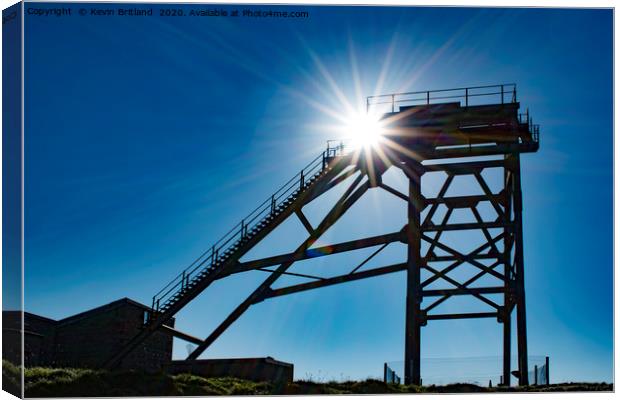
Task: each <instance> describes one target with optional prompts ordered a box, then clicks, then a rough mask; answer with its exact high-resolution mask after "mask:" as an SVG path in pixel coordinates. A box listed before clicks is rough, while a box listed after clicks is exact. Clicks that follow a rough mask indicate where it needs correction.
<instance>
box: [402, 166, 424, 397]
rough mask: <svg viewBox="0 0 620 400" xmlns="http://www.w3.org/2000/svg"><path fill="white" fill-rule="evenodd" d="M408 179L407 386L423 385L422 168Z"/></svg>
mask: <svg viewBox="0 0 620 400" xmlns="http://www.w3.org/2000/svg"><path fill="white" fill-rule="evenodd" d="M410 167H411V168H410V170H411V171H413V172H412V175H411V176H409V202H408V211H407V213H408V224H407V242H408V251H407V304H406V316H405V384H406V385H409V384H414V385H420V384H421V379H420V333H421V332H420V326H421V322H422V320H421V318H420V304H421V302H422V288H421V286H420V266H421V264H422V260H421V254H420V253H421V249H420V247H421V232H420V211H421V210H422V193H421V178H422V173H421V172H420V171H422V168H420V167H418V166H416V165H412V166H410Z"/></svg>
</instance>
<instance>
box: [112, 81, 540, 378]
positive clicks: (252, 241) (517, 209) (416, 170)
mask: <svg viewBox="0 0 620 400" xmlns="http://www.w3.org/2000/svg"><path fill="white" fill-rule="evenodd" d="M515 90H516V89H515ZM515 94H516V93H515ZM502 98H503V90H502ZM511 106H514V107H513V108H514V112H515V113H516V110H517V108H518V104H517V105H515V104H512V105H511ZM498 107H500V106H498ZM501 107H502V108H501V109H502V110H503V107H504V104H503V103H502V105H501ZM515 115H516V114H515ZM515 118H516V117H515ZM518 124H519V125H518V127H519V129H521V128H523V127H524V126H525V129H526V131H527V130H528V129H529V130H531V128H532V127H533V125H532V124H531V120H530V119H529V116H528V122H526V123H525V124H523V123H521V121H520V120H519V122H518ZM528 124H529V125H528ZM476 127H478V125H476V126H475V128H476ZM486 128H489V127H486ZM492 128H493V129H495V127H492ZM476 129H478V128H476ZM498 129H499V128H498ZM502 129H504V128H503V127H502ZM514 129H517V128H516V127H515V128H514ZM502 132H504V131H502ZM528 132H529V131H528ZM535 133H536V142H535V146H534V147H532V145H531V143H530V144H528V143H526V142H523V141H522V139H514V140H513V141H507V142H497V143H495V144H494V145H493V146H483V147H472V146H471V143H470V145H469V147H458V148H452V147H451V148H444V149H440V148H439V147H437V148H435V149H433V150H432V151H431V152H430V153H427V154H425V155H419V154H418V155H416V154H415V153H414V152H412V151H411V150H410V149H407V148H403V146H397V147H398V149H396V150H394V149H391V150H390V149H387V148H383V149H376V150H375V151H370V152H366V154H364V152H362V153H361V154H360V153H359V152H358V153H349V154H346V153H344V152H342V151H341V150H342V148H341V147H340V148H330V147H328V149H327V150H326V151H325V152H324V153H323V154H322V158H321V156H320V157H319V158H318V159H317V160H318V164H317V165H318V166H316V165H315V166H313V167H311V168H310V169H308V171H312V174H311V175H312V176H311V177H310V176H309V175H306V174H305V172H304V171H306V170H302V172H301V174H300V177H299V180H298V181H295V180H291V181H290V182H292V185H293V186H291V187H296V188H297V189H296V190H295V191H294V192H292V193H291V194H290V195H288V194H287V196H288V197H286V198H285V199H284V200H281V202H280V203H277V201H276V198H275V197H273V196H272V200H271V205H270V208H269V205H268V207H267V209H266V210H267V211H266V214H261V216H262V219H261V220H260V222H255V225H253V226H250V227H248V225H247V224H246V222H245V221H246V220H244V221H242V222H241V224H240V225H238V227H240V229H239V231H231V232H233V233H232V234H233V237H235V241H233V242H231V243H232V244H227V246H228V247H227V248H226V251H225V252H224V251H223V254H221V253H219V250H218V249H217V248H216V247H215V246H214V247H213V248H212V249H211V252H210V253H209V257H210V258H209V257H206V258H203V259H199V260H197V262H199V264H197V266H196V267H194V266H193V265H194V264H192V265H191V266H190V267H192V268H193V269H191V271H189V272H187V274H189V275H187V276H186V271H188V270H189V269H188V270H186V271H183V273H182V275H180V276H179V277H177V279H176V281H173V282H171V283H173V284H174V285H173V286H172V289H168V291H167V292H165V293H164V294H163V295H161V296H160V297H157V298H156V297H154V299H153V310H152V312H151V316H150V318H149V319H148V321H147V323H146V324H145V326H144V329H143V330H142V331H141V332H140V333H139V334H138V335H136V337H134V338H133V339H132V340H130V341H129V342H128V343H127V344H126V345H125V346H124V347H123V348H122V349H121V350H120V351H119V352H118V353H116V354H114V355H112V356H111V357H110V359H108V360H107V362H106V363H105V364H104V365H103V367H104V368H112V367H115V366H117V365H119V364H120V363H121V362H122V360H123V359H124V358H125V357H126V356H127V355H128V354H129V353H130V352H131V351H132V350H133V349H135V348H136V347H137V346H139V345H140V344H141V343H143V342H144V340H146V339H147V338H148V337H149V336H150V335H152V334H153V333H154V332H156V331H164V332H167V333H168V334H171V335H173V336H175V337H178V338H180V339H183V340H186V341H189V342H191V343H194V344H195V345H196V346H197V347H196V348H195V350H194V351H193V352H192V353H191V354H190V355H189V356H188V357H187V359H188V360H195V359H197V358H198V357H199V356H200V355H201V354H202V353H203V352H204V351H205V350H206V349H207V348H208V347H209V346H210V345H211V344H212V343H213V342H214V341H215V340H217V338H218V337H219V336H220V335H221V334H222V333H224V332H225V331H226V329H228V327H230V326H231V325H232V324H233V323H234V322H235V321H236V320H237V319H238V318H239V317H240V316H241V315H243V313H244V312H246V311H247V310H248V309H249V308H250V307H251V306H252V305H253V304H256V303H259V302H262V301H265V300H267V299H270V298H275V297H281V296H285V295H288V294H293V293H299V292H302V291H306V290H312V289H318V288H322V287H326V286H331V285H337V284H341V283H346V282H352V281H356V280H360V279H366V278H371V277H375V276H381V275H385V274H391V273H394V272H400V271H405V272H406V281H407V292H406V312H405V319H406V323H405V376H404V380H405V383H406V384H420V383H421V374H420V360H421V348H420V342H421V328H422V327H423V326H425V325H427V323H428V321H432V320H450V319H465V318H495V319H497V321H498V322H499V323H502V325H503V367H502V375H503V382H504V384H508V385H509V383H510V376H511V370H510V369H511V368H510V367H511V366H510V359H511V338H512V327H511V319H512V318H511V315H512V312H513V310H515V309H516V322H517V327H516V328H517V329H516V331H517V343H518V346H517V347H518V371H517V373H516V375H517V376H518V379H519V384H520V385H527V384H528V373H527V371H528V365H527V338H526V315H525V291H524V279H523V229H522V195H521V173H520V152H522V151H536V150H537V148H538V142H537V140H538V136H537V134H538V129H537V127H536V129H535ZM502 134H503V133H502ZM458 135H459V134H456V136H455V137H458ZM471 137H474V136H471ZM489 155H491V156H494V157H495V159H492V160H483V161H480V160H476V161H464V162H461V161H457V162H446V159H448V158H459V159H460V160H462V159H463V158H462V157H475V156H489ZM470 160H471V158H470ZM311 164H312V163H311ZM390 168H398V169H400V170H402V172H403V173H404V175H405V176H406V178H407V181H408V192H407V193H401V192H400V191H398V190H397V189H395V188H392V187H390V186H389V185H387V184H385V183H384V182H383V179H382V177H383V175H384V174H385V172H386V171H387V170H389V169H390ZM490 169H496V170H498V169H499V170H501V171H502V175H503V186H502V187H501V189H499V190H496V191H495V192H494V191H493V190H491V188H490V185H489V183H488V182H487V181H486V180H485V177H484V175H483V172H484V171H486V170H490ZM437 172H441V173H443V174H444V176H445V179H444V180H443V183H442V184H441V187H440V189H439V191H438V193H437V195H435V196H434V197H433V196H430V195H429V196H428V197H425V196H424V195H423V185H422V181H423V178H424V177H425V176H426V175H427V174H432V173H437ZM463 176H464V177H469V178H470V179H473V180H474V181H475V182H477V187H476V188H474V187H471V186H472V185H470V186H469V187H468V188H467V192H468V193H465V194H460V195H458V196H447V193H448V190H449V189H450V188H451V187H452V186H453V184H454V181H455V179H456V178H457V177H463ZM290 182H289V183H290ZM340 186H342V187H346V190H344V193H343V194H342V195H341V196H340V198H339V199H338V200H337V201H336V202H335V203H334V204H333V206H332V207H331V209H330V210H329V211H328V212H327V213H326V215H325V216H324V217H323V219H322V220H321V221H320V222H319V223H318V225H316V226H313V225H312V224H311V223H310V221H309V220H308V219H307V218H306V216H305V214H304V212H303V209H304V207H305V206H306V205H308V204H309V203H310V202H312V201H314V200H315V199H317V198H319V197H320V196H321V195H323V194H324V193H326V192H328V191H329V190H331V189H333V188H335V187H340ZM370 189H376V190H384V191H385V192H387V193H390V194H391V195H393V196H395V197H397V198H400V199H401V200H403V201H405V202H406V204H407V220H406V221H403V224H404V226H403V228H402V229H401V230H400V231H398V232H391V233H387V234H383V235H378V236H373V237H366V238H360V239H358V240H352V241H347V242H342V243H335V244H332V245H329V246H322V247H312V246H313V245H314V244H315V243H316V242H317V240H318V239H320V238H321V236H322V235H323V234H324V233H325V232H326V231H327V230H328V229H329V228H330V227H332V226H333V225H334V224H335V223H336V222H337V221H338V220H339V219H340V218H341V217H342V216H343V215H344V214H346V213H347V211H348V210H349V209H350V208H351V207H352V206H353V205H354V204H355V203H356V202H357V201H358V200H359V199H361V198H362V196H363V195H364V194H365V193H366V192H367V191H368V190H370ZM475 189H477V192H474V191H475ZM287 190H288V189H287ZM480 191H481V192H482V194H480ZM276 193H277V192H276ZM287 193H289V192H287ZM482 204H486V205H487V206H490V210H492V212H491V213H489V212H486V213H483V212H481V210H480V206H481V205H482ZM440 209H444V210H446V211H445V213H444V214H443V216H442V215H441V212H440ZM487 209H489V208H488V207H487ZM457 210H459V211H461V210H469V212H471V215H472V216H473V219H472V220H469V221H462V220H459V221H454V218H453V214H455V211H457ZM493 213H494V214H493ZM488 214H492V216H489V215H488ZM251 215H252V214H251ZM289 218H297V219H299V221H300V222H301V224H302V225H303V227H304V228H305V230H306V231H307V237H306V238H305V239H304V240H303V241H302V242H301V243H300V244H299V246H298V247H297V249H296V250H295V251H293V252H291V253H286V254H278V255H273V256H270V257H265V258H261V259H256V260H251V261H243V262H241V261H239V260H240V259H241V257H243V256H244V255H245V254H247V253H248V252H249V251H250V250H251V249H252V248H253V247H255V246H256V245H257V244H258V243H260V242H261V241H262V240H263V239H264V238H265V237H266V236H267V235H268V234H269V233H271V232H272V231H273V230H274V229H275V228H277V227H278V226H279V225H280V224H282V223H283V222H284V221H286V220H288V219H289ZM254 220H256V218H254ZM448 232H478V233H480V234H481V237H482V238H484V242H483V243H482V244H480V245H478V246H477V247H476V248H473V249H470V250H467V251H464V250H459V249H456V248H455V246H454V245H451V244H450V243H449V241H446V240H445V239H446V238H445V237H446V235H448ZM237 235H238V236H237ZM230 241H231V239H228V240H227V241H226V243H229V242H230ZM395 242H399V243H403V244H406V245H407V257H406V260H403V262H401V263H396V264H393V265H387V266H381V267H373V268H371V269H364V268H363V267H365V266H366V264H367V263H368V262H369V261H370V260H371V259H372V258H374V257H375V256H376V255H377V254H379V253H380V252H381V251H383V250H384V249H385V248H386V247H388V246H389V245H390V244H392V243H395ZM365 248H375V250H374V251H373V252H372V253H371V254H370V255H369V256H368V257H367V258H366V259H365V260H363V261H362V262H361V263H359V264H358V265H355V266H351V270H350V271H349V272H348V273H346V274H343V275H339V276H334V277H322V276H316V275H309V274H300V273H296V272H291V271H290V269H291V267H292V266H293V265H294V264H295V263H296V262H298V261H303V260H308V259H312V258H316V257H325V256H329V255H331V254H337V253H342V252H348V251H354V250H360V249H365ZM222 249H224V247H222ZM201 257H202V256H201ZM446 263H447V266H446V265H445V264H446ZM441 264H443V265H441ZM466 265H467V266H469V267H473V268H474V269H475V271H476V273H475V274H474V275H473V276H471V277H469V278H468V279H462V278H460V279H457V278H456V277H454V274H453V271H455V270H457V269H462V268H463V267H464V266H466ZM246 271H262V272H264V273H266V274H267V277H266V279H265V280H264V281H263V282H262V283H261V284H260V285H259V286H258V287H257V288H256V289H255V290H254V291H253V292H252V293H251V294H250V295H249V296H248V297H247V298H246V299H245V300H244V301H243V302H241V303H240V304H239V305H238V306H237V307H236V308H235V309H234V310H233V311H232V312H231V313H230V314H229V315H228V316H227V317H226V318H225V319H224V321H222V322H221V323H220V324H219V325H218V326H217V327H216V328H215V329H214V330H213V332H211V334H210V335H209V336H207V337H206V338H204V339H202V338H197V337H195V336H193V335H190V334H187V333H183V332H180V331H178V330H176V329H174V328H171V327H170V324H168V321H169V320H170V319H171V318H172V317H173V316H174V315H175V314H176V313H177V312H178V311H180V310H181V309H182V308H183V307H185V306H186V305H187V304H188V303H189V302H191V301H192V300H193V299H194V298H196V297H197V296H198V295H200V294H201V293H202V292H203V291H204V290H205V289H206V288H207V287H208V286H209V285H210V284H211V283H213V282H214V281H216V280H218V279H223V278H225V277H227V276H230V275H232V274H237V273H242V272H246ZM191 274H193V275H191ZM424 274H428V277H425V278H424V279H422V276H423V275H424ZM190 275H191V277H192V278H191V280H190ZM282 275H291V276H298V277H303V278H308V279H311V281H309V282H305V283H300V284H294V285H289V286H285V287H280V288H275V289H274V288H272V285H273V284H274V283H275V282H276V281H277V280H278V279H279V278H280V277H281V276H282ZM489 281H491V282H494V283H493V284H491V283H489ZM168 286H170V285H168ZM168 286H167V287H166V288H164V289H167V288H168ZM160 293H161V292H160ZM169 293H170V294H169ZM158 295H159V294H158ZM458 296H468V297H469V298H471V299H475V300H477V303H478V305H479V306H480V308H481V309H480V311H478V312H467V313H440V312H438V311H437V309H438V308H439V307H440V306H441V305H442V304H443V303H444V302H446V301H448V300H449V299H451V298H455V297H458ZM492 296H495V297H492ZM497 297H499V298H501V301H498V299H497ZM160 299H164V300H165V303H164V304H163V305H162V304H160Z"/></svg>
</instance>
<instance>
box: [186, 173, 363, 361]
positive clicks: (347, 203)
mask: <svg viewBox="0 0 620 400" xmlns="http://www.w3.org/2000/svg"><path fill="white" fill-rule="evenodd" d="M361 179H362V175H360V176H359V177H358V178H357V179H355V181H354V182H353V183H352V184H351V185H350V186H349V188H348V189H347V190H346V191H345V193H344V194H343V195H342V197H341V198H340V200H339V201H338V202H337V203H336V205H334V207H333V208H332V209H331V210H330V212H329V213H328V214H327V215H326V216H325V218H323V221H321V223H320V224H319V226H318V227H317V228H316V229H315V230H314V232H313V233H312V234H311V235H310V236H309V237H308V238H307V239H306V240H305V241H304V242H303V243H302V244H301V245H300V246H299V247H298V248H297V250H296V251H295V254H298V255H301V254H302V253H304V252H305V251H306V250H307V249H308V248H309V247H310V246H312V244H313V243H314V242H316V240H318V238H319V237H320V236H321V235H322V234H323V233H325V232H326V231H327V230H328V229H329V228H330V227H331V226H332V225H333V224H334V223H335V222H336V221H337V220H338V219H339V218H340V217H341V216H342V215H343V214H344V213H345V212H346V211H347V210H348V209H349V208H350V207H351V206H352V205H353V204H355V202H357V200H359V199H360V198H361V197H362V195H363V194H364V193H366V191H367V190H368V188H369V187H370V185H369V181H366V182H365V183H364V184H363V185H362V186H360V187H359V188H357V189H355V188H356V187H357V186H359V183H360V181H361ZM294 262H295V261H292V260H289V261H287V262H285V263H283V264H281V265H280V266H279V267H278V268H277V269H276V270H274V272H273V273H272V274H271V275H269V277H268V278H267V279H266V280H265V281H264V282H263V283H261V285H260V286H259V287H258V288H257V289H256V290H254V292H252V294H250V296H248V297H247V298H246V299H245V300H244V301H243V302H242V303H241V304H240V305H239V306H237V308H235V310H234V311H233V312H232V313H231V314H230V315H228V317H226V319H225V320H224V321H223V322H222V323H221V324H220V325H219V326H218V327H217V328H215V330H214V331H213V332H212V333H211V334H210V335H209V336H208V337H207V338H206V339H205V340H204V341H203V342H202V343H201V344H200V345H198V347H196V349H195V350H194V351H193V352H192V353H191V354H190V355H189V356H188V357H187V359H188V360H195V359H197V358H198V357H199V356H200V355H201V354H202V353H203V352H204V351H205V350H206V349H207V347H209V346H210V345H211V344H212V343H213V342H214V341H215V340H216V339H217V338H218V337H220V335H221V334H222V333H224V331H226V329H228V327H229V326H230V325H232V323H233V322H235V321H236V320H237V319H238V318H239V317H240V316H241V315H242V314H243V313H244V312H245V311H246V310H247V309H248V308H250V306H251V305H252V304H254V302H255V301H256V300H257V299H259V298H260V297H261V296H262V295H263V293H264V292H265V291H267V290H268V289H269V288H270V286H271V285H272V284H273V283H274V282H275V281H276V280H277V279H278V278H279V277H280V276H281V275H282V273H283V272H285V271H286V270H287V269H288V268H289V267H290V266H291V265H293V263H294Z"/></svg>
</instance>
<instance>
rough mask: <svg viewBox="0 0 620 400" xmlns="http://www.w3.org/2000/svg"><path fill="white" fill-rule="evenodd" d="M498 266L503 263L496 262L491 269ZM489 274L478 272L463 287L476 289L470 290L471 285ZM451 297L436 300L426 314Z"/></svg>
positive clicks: (448, 295)
mask: <svg viewBox="0 0 620 400" xmlns="http://www.w3.org/2000/svg"><path fill="white" fill-rule="evenodd" d="M498 265H501V261H499V260H498V261H496V262H495V263H493V264H492V265H491V266H490V268H491V269H493V268H495V267H497V266H498ZM486 274H487V273H486V272H485V271H480V272H478V273H477V274H476V275H474V276H472V277H471V278H469V279H468V280H466V281H465V282H463V286H465V287H467V288H468V289H469V290H472V289H474V290H475V289H476V288H470V287H469V285H471V284H472V283H474V282H476V281H477V280H478V279H480V278H481V277H483V276H485V275H486ZM503 290H504V291H505V290H506V288H503ZM450 296H452V295H451V294H446V295H444V296H443V297H442V298H440V299H437V300H435V301H434V302H433V303H432V304H430V305H429V306H428V307H426V308H425V311H426V312H429V311H430V310H432V309H433V308H435V307H437V306H438V305H440V304H441V303H443V302H444V301H446V300H448V299H449V298H450Z"/></svg>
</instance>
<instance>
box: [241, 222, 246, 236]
mask: <svg viewBox="0 0 620 400" xmlns="http://www.w3.org/2000/svg"><path fill="white" fill-rule="evenodd" d="M244 230H245V220H243V219H242V220H241V239H243V236H245V235H244V234H243V233H244V232H243V231H244Z"/></svg>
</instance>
